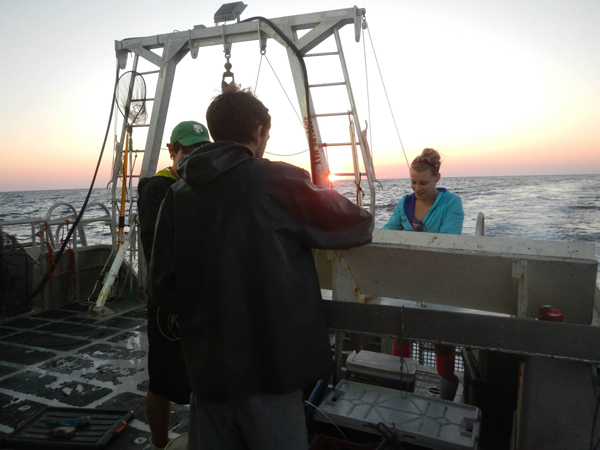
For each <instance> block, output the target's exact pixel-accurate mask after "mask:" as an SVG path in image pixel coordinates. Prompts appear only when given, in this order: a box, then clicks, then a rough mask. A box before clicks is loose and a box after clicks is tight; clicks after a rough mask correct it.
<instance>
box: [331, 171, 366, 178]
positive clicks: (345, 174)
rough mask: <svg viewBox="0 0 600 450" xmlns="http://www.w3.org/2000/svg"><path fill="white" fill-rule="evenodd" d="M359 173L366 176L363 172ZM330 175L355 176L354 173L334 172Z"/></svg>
mask: <svg viewBox="0 0 600 450" xmlns="http://www.w3.org/2000/svg"><path fill="white" fill-rule="evenodd" d="M360 174H361V175H364V176H366V175H367V174H366V173H364V172H360ZM332 175H335V176H336V177H354V176H356V174H355V173H334V174H332Z"/></svg>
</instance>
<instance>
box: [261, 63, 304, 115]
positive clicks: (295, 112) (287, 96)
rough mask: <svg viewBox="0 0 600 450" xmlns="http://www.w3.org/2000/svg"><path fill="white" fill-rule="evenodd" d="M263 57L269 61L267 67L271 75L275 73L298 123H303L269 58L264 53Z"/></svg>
mask: <svg viewBox="0 0 600 450" xmlns="http://www.w3.org/2000/svg"><path fill="white" fill-rule="evenodd" d="M265 59H266V60H267V63H269V67H270V68H271V71H273V75H275V78H276V79H277V82H278V83H279V86H281V90H282V91H283V93H284V94H285V97H286V98H287V99H288V102H289V104H290V106H291V107H292V109H293V110H294V114H296V117H297V118H298V121H299V122H300V125H303V123H302V119H301V118H300V115H299V114H298V111H296V108H294V104H293V103H292V101H291V100H290V97H289V95H288V94H287V92H286V90H285V88H284V87H283V84H281V81H280V80H279V77H278V76H277V72H275V69H273V66H272V65H271V61H269V58H268V57H267V55H265Z"/></svg>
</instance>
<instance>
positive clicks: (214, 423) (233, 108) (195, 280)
mask: <svg viewBox="0 0 600 450" xmlns="http://www.w3.org/2000/svg"><path fill="white" fill-rule="evenodd" d="M206 117H207V125H208V128H209V130H210V132H211V135H212V137H213V139H214V140H215V142H214V143H213V144H208V145H205V146H203V147H202V148H200V149H198V150H196V151H194V152H193V153H191V154H190V155H189V156H188V157H185V160H184V159H183V158H182V161H180V164H179V168H180V172H181V173H182V177H183V180H181V181H179V182H178V183H176V184H174V185H173V186H172V187H171V188H170V189H169V191H168V193H167V196H166V197H165V201H164V204H163V207H162V210H161V213H160V215H159V221H158V224H157V227H156V236H155V244H154V251H153V262H152V264H151V265H152V268H151V270H152V272H153V276H152V281H153V289H154V298H155V299H156V300H157V301H159V302H160V303H161V307H166V308H171V310H172V311H173V312H174V313H176V314H177V315H178V321H179V327H180V330H181V337H182V343H183V349H184V355H185V359H186V364H187V368H188V373H189V378H190V382H191V385H192V390H193V394H192V397H191V402H190V431H189V436H190V440H189V446H190V448H193V449H196V448H197V449H203V450H209V449H232V450H235V449H238V448H239V449H242V448H243V449H247V448H251V449H261V450H269V449H273V450H274V449H284V448H285V449H287V450H296V449H298V450H299V449H306V448H307V436H306V426H305V423H304V415H303V407H302V406H303V405H302V388H303V387H304V386H306V385H308V384H310V383H312V382H315V381H316V380H319V379H321V378H323V377H325V376H327V375H328V374H329V373H330V372H331V369H332V356H331V348H330V344H329V337H328V329H327V323H326V322H325V317H324V313H323V304H322V298H321V291H320V287H319V282H318V278H317V272H316V268H315V264H314V260H313V256H312V252H311V248H320V249H348V248H351V247H356V246H360V245H364V244H367V243H369V242H371V238H372V236H371V234H372V230H373V221H372V217H371V215H370V214H369V213H368V212H366V211H365V210H364V209H363V208H361V207H358V206H356V205H354V204H353V203H352V202H350V201H349V200H347V199H346V198H345V197H343V196H342V195H340V194H338V193H337V192H336V191H334V190H332V189H323V188H319V187H316V186H315V185H313V184H312V183H311V181H310V176H309V174H308V173H307V172H306V171H304V170H302V169H299V168H297V167H295V166H291V165H288V164H285V163H281V162H271V161H268V160H266V159H262V156H263V153H264V150H265V147H266V144H267V141H268V139H269V129H270V126H271V117H270V115H269V113H268V109H267V108H266V107H265V106H264V105H263V104H262V103H261V102H260V101H259V100H258V99H257V98H256V97H255V96H254V95H253V94H252V93H250V92H249V91H244V90H237V89H233V90H229V91H228V92H225V93H223V94H221V95H219V96H218V97H216V98H215V99H214V100H213V102H212V103H211V105H210V106H209V108H208V110H207V113H206ZM172 292H175V296H174V297H173V296H171V297H169V293H172ZM170 298H174V299H175V302H174V303H173V302H171V301H170V300H169V299H170Z"/></svg>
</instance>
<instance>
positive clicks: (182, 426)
mask: <svg viewBox="0 0 600 450" xmlns="http://www.w3.org/2000/svg"><path fill="white" fill-rule="evenodd" d="M107 306H109V307H110V308H111V309H113V310H114V311H115V314H113V315H110V316H107V317H94V316H92V315H90V313H89V312H88V305H86V304H73V305H69V306H66V307H63V308H60V309H55V310H50V311H44V312H39V313H30V314H27V315H21V316H18V317H15V318H9V319H5V320H3V321H2V322H0V405H1V407H0V437H2V438H5V437H7V436H8V435H9V434H10V433H11V432H12V431H13V430H14V429H15V428H17V427H18V426H19V425H20V424H22V423H23V422H25V421H27V420H28V419H29V418H31V417H33V416H34V415H36V414H37V413H39V412H40V411H42V410H43V409H44V408H46V407H48V406H56V407H75V408H94V409H105V410H117V411H133V412H134V418H133V420H132V421H131V423H130V424H129V426H128V428H127V430H126V431H125V433H123V434H122V435H121V436H118V437H115V438H114V439H112V440H111V441H110V443H109V444H108V445H107V446H106V448H107V449H110V450H119V449H140V450H143V449H147V448H149V447H150V446H149V438H150V429H149V427H148V424H147V418H146V408H145V395H146V389H147V386H148V372H147V369H146V365H147V352H146V349H147V345H148V341H147V335H146V314H147V309H146V306H145V304H140V303H139V302H134V301H127V300H120V301H118V302H116V303H113V304H111V305H107ZM187 418H188V407H187V406H180V405H173V413H172V418H171V426H172V437H176V436H178V435H179V434H181V433H184V432H186V431H187ZM50 438H51V436H50V435H49V439H50ZM3 448H5V447H3Z"/></svg>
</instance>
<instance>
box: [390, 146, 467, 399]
mask: <svg viewBox="0 0 600 450" xmlns="http://www.w3.org/2000/svg"><path fill="white" fill-rule="evenodd" d="M441 163H442V162H441V160H440V154H439V153H438V152H437V151H435V150H434V149H432V148H426V149H425V150H423V152H422V153H421V155H420V156H417V157H416V158H415V159H414V161H413V162H412V164H411V167H410V187H411V188H412V190H413V191H414V193H413V194H410V195H405V196H404V197H402V200H400V202H399V203H398V204H397V205H396V207H395V208H394V213H393V214H392V216H391V217H390V220H389V221H388V223H387V224H386V225H385V226H384V227H383V229H384V230H405V231H422V232H425V233H446V234H461V233H462V226H463V220H464V218H465V214H464V212H463V207H462V202H461V200H460V197H458V196H457V195H455V194H452V193H450V192H448V191H447V190H446V189H444V188H438V187H437V183H438V182H439V181H440V177H441V175H440V166H441ZM410 347H411V343H410V341H409V340H408V339H396V340H395V341H394V346H393V353H394V354H395V355H398V356H404V357H410V350H411V348H410ZM454 351H455V349H454V347H451V346H447V345H439V344H436V345H435V359H436V367H437V371H438V374H439V376H440V396H441V397H442V398H443V399H445V400H453V399H454V395H455V393H456V388H457V387H458V379H457V378H456V376H455V375H454Z"/></svg>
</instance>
